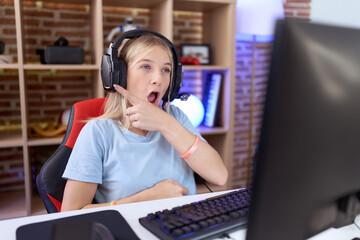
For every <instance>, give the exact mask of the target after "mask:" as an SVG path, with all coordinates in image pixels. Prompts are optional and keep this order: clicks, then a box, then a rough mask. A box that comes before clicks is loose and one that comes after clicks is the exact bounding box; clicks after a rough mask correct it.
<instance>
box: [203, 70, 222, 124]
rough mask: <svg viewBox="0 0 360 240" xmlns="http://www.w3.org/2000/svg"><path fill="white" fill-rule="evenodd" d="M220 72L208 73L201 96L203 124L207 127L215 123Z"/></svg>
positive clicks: (217, 110)
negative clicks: (203, 111) (203, 114)
mask: <svg viewBox="0 0 360 240" xmlns="http://www.w3.org/2000/svg"><path fill="white" fill-rule="evenodd" d="M221 82H222V74H221V73H211V74H208V76H207V79H206V83H205V91H204V96H203V104H204V109H205V117H204V121H203V125H205V126H207V127H214V126H216V125H217V119H218V118H217V116H218V113H219V105H220V104H219V99H220V91H221V85H222V83H221Z"/></svg>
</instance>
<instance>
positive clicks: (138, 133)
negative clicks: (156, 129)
mask: <svg viewBox="0 0 360 240" xmlns="http://www.w3.org/2000/svg"><path fill="white" fill-rule="evenodd" d="M129 131H130V132H133V133H135V134H137V135H140V136H144V137H146V135H147V134H148V133H149V131H147V130H142V129H139V128H135V127H133V126H130V127H129Z"/></svg>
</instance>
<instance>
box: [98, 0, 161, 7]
mask: <svg viewBox="0 0 360 240" xmlns="http://www.w3.org/2000/svg"><path fill="white" fill-rule="evenodd" d="M161 2H165V0H151V1H144V0H122V1H114V0H104V1H103V6H104V7H106V6H119V7H128V8H147V9H151V8H153V7H155V6H156V5H158V4H159V3H161Z"/></svg>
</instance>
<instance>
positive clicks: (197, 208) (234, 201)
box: [139, 188, 252, 240]
mask: <svg viewBox="0 0 360 240" xmlns="http://www.w3.org/2000/svg"><path fill="white" fill-rule="evenodd" d="M251 196H252V190H251V188H246V189H241V190H236V191H232V192H229V193H226V194H224V195H220V196H216V197H212V198H208V199H205V200H202V201H199V202H194V203H191V204H186V205H183V206H179V207H174V208H173V209H171V210H168V209H166V210H163V211H158V212H155V213H150V214H148V215H147V216H146V217H142V218H140V219H139V221H140V224H141V225H143V226H144V227H145V228H147V229H148V230H149V231H150V232H152V233H153V234H155V235H156V236H157V237H159V238H160V239H164V240H167V239H169V240H170V239H171V240H175V239H176V240H177V239H181V240H185V239H207V238H210V237H220V236H222V235H223V234H224V233H225V232H229V231H231V230H233V229H235V228H237V227H240V226H243V225H245V224H246V223H247V216H248V214H249V207H250V201H251Z"/></svg>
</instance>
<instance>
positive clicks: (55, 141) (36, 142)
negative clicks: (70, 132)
mask: <svg viewBox="0 0 360 240" xmlns="http://www.w3.org/2000/svg"><path fill="white" fill-rule="evenodd" d="M62 140H63V137H56V138H33V139H29V140H28V146H30V147H35V146H48V145H59V144H60V143H61V141H62Z"/></svg>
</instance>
